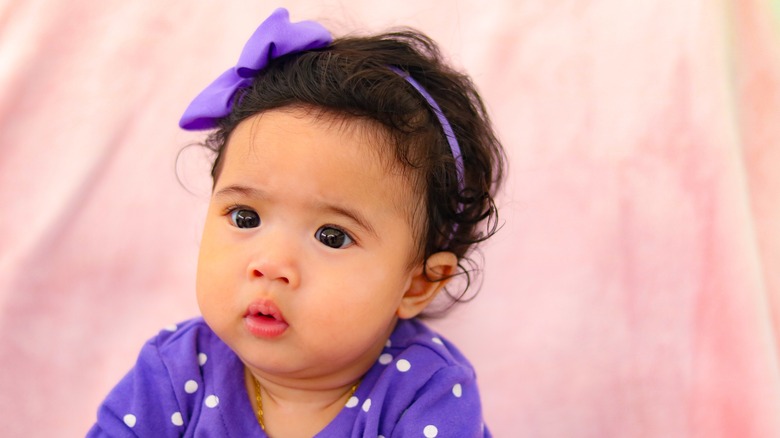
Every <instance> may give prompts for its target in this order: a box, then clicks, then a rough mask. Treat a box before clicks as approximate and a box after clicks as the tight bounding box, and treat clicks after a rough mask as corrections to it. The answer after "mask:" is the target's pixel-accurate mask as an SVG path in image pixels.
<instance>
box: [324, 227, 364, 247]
mask: <svg viewBox="0 0 780 438" xmlns="http://www.w3.org/2000/svg"><path fill="white" fill-rule="evenodd" d="M314 237H315V238H317V240H319V241H320V242H322V243H323V244H324V245H326V246H329V247H331V248H346V247H348V246H350V245H352V243H354V241H353V240H352V238H351V237H349V234H347V233H346V232H344V230H340V229H338V228H336V227H332V226H324V227H321V228H320V229H319V230H317V232H316V233H314Z"/></svg>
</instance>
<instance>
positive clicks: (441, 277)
mask: <svg viewBox="0 0 780 438" xmlns="http://www.w3.org/2000/svg"><path fill="white" fill-rule="evenodd" d="M425 265H426V267H427V274H428V275H427V276H426V272H425V270H423V266H422V265H420V266H419V267H418V268H417V270H416V271H415V272H414V274H413V275H414V276H413V277H412V281H411V283H410V285H409V289H407V290H406V292H405V293H404V296H403V298H402V299H401V304H400V305H399V306H398V312H397V313H398V317H399V318H401V319H410V318H414V317H415V316H417V315H419V314H420V313H421V312H422V311H423V310H425V308H426V307H427V306H428V304H430V303H431V301H433V299H434V298H436V295H438V294H439V292H440V291H441V290H442V288H444V286H445V285H446V284H447V282H448V281H449V276H450V275H452V274H453V273H454V272H455V269H457V267H458V257H457V256H456V255H455V254H453V253H451V252H447V251H442V252H437V253H436V254H433V255H431V256H430V257H428V260H426V261H425Z"/></svg>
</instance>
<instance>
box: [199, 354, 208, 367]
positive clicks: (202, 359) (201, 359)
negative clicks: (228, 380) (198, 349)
mask: <svg viewBox="0 0 780 438" xmlns="http://www.w3.org/2000/svg"><path fill="white" fill-rule="evenodd" d="M207 360H209V357H208V356H206V353H200V354H198V365H200V366H203V365H204V364H205V363H206V361H207Z"/></svg>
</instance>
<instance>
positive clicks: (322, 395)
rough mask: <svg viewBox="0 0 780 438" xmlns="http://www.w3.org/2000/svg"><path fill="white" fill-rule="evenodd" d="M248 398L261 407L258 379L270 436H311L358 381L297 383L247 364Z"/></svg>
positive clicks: (336, 408)
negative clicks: (268, 375) (261, 372)
mask: <svg viewBox="0 0 780 438" xmlns="http://www.w3.org/2000/svg"><path fill="white" fill-rule="evenodd" d="M245 380H246V384H247V385H246V386H247V391H248V393H249V399H250V400H251V401H252V408H253V410H254V411H255V412H257V409H258V403H257V390H256V385H255V381H257V382H258V383H259V385H260V397H261V400H262V408H263V409H262V410H263V415H262V417H263V421H262V423H261V424H262V425H263V427H264V429H265V431H266V434H268V436H269V437H270V436H284V437H297V436H301V437H311V436H313V435H315V434H316V433H317V432H319V431H320V430H322V429H323V428H324V427H325V426H327V425H328V423H330V422H331V421H332V420H333V419H334V418H335V417H336V416H337V415H338V413H339V412H340V411H341V409H343V408H344V405H345V404H346V403H347V400H349V398H350V397H351V396H352V394H353V393H354V389H355V388H356V387H357V384H358V382H357V381H354V382H350V383H347V384H343V385H335V386H333V387H324V388H320V387H316V388H312V387H307V386H305V385H304V386H303V387H298V386H289V385H286V384H285V383H286V382H278V381H275V380H274V379H268V378H264V377H263V376H262V375H260V376H255V375H254V374H253V373H252V372H251V371H250V370H249V369H248V368H245Z"/></svg>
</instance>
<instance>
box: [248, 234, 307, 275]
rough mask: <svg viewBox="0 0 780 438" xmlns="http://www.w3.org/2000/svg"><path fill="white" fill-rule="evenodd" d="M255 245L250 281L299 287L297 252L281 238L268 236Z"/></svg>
mask: <svg viewBox="0 0 780 438" xmlns="http://www.w3.org/2000/svg"><path fill="white" fill-rule="evenodd" d="M266 237H267V238H264V239H260V240H259V241H258V242H257V243H256V245H253V254H252V257H251V259H250V262H249V264H248V266H247V276H248V277H249V279H250V280H252V281H255V280H260V279H264V280H266V281H270V282H274V283H279V284H283V285H286V286H290V287H297V286H298V284H299V282H300V273H299V270H298V266H297V257H296V250H295V249H294V248H293V247H292V246H291V245H290V244H289V241H288V242H285V241H284V240H285V239H282V238H280V237H279V236H276V237H274V236H266Z"/></svg>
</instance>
